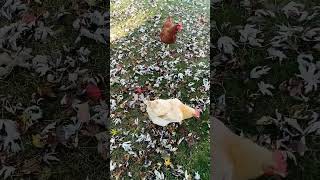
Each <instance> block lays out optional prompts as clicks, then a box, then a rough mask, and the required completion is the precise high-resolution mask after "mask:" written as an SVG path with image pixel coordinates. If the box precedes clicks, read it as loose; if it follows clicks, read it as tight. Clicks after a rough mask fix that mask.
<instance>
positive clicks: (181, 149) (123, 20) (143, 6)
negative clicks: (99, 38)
mask: <svg viewBox="0 0 320 180" xmlns="http://www.w3.org/2000/svg"><path fill="white" fill-rule="evenodd" d="M147 2H148V1H141V2H139V3H140V6H139V7H140V8H139V10H138V11H136V12H135V13H134V14H132V15H130V16H126V15H124V14H123V11H124V9H125V8H126V7H127V6H128V5H129V4H130V3H129V2H128V1H121V3H120V5H118V6H115V5H114V4H111V11H112V10H114V11H116V12H122V14H119V15H117V16H115V17H111V18H112V19H111V36H112V34H113V32H114V39H115V41H114V42H112V43H111V54H112V55H114V56H113V57H114V58H115V57H116V56H117V55H118V54H119V52H120V51H122V52H123V53H128V52H130V54H129V55H128V56H124V57H123V58H122V59H121V60H118V62H117V63H118V64H122V65H123V66H124V69H125V70H127V73H126V74H124V75H120V78H123V79H125V80H126V81H129V82H131V83H135V84H136V85H137V86H143V85H145V84H146V81H149V82H150V83H151V85H152V84H153V82H152V81H150V79H157V78H158V77H159V76H161V73H159V72H153V73H150V74H147V75H142V76H141V75H138V74H135V71H136V70H135V69H133V67H135V66H136V65H148V66H150V65H154V64H155V63H160V64H161V62H163V61H167V62H170V61H173V60H174V59H170V58H168V57H167V58H164V59H161V58H160V57H159V55H158V54H157V53H159V52H160V51H161V47H153V46H152V45H153V43H150V45H149V46H150V47H148V46H147V49H146V55H145V56H144V57H142V56H141V54H140V52H139V51H140V50H141V48H143V47H144V46H145V44H144V43H140V42H138V41H135V40H133V38H136V39H137V38H140V37H141V36H143V35H144V34H147V35H148V36H155V38H157V36H159V32H158V28H161V27H162V23H163V22H164V21H165V19H166V17H167V16H168V15H169V14H170V15H173V17H174V18H175V20H178V15H176V14H178V13H179V12H182V17H183V20H186V21H187V22H188V21H190V22H194V21H196V19H194V18H195V17H196V16H197V15H198V14H199V13H201V14H204V16H205V17H206V18H207V19H208V17H209V11H208V9H207V10H203V9H201V8H202V7H203V6H204V5H203V3H207V4H208V3H209V1H199V2H198V3H201V4H202V5H192V4H189V3H186V2H182V1H166V0H162V1H159V2H157V6H156V7H150V6H151V5H150V4H149V3H147ZM139 3H138V4H139ZM137 6H138V5H136V6H134V7H137ZM169 7H171V8H172V9H174V8H180V7H183V10H180V9H179V10H178V11H175V10H172V9H171V10H170V9H169ZM208 7H209V6H208ZM142 12H143V13H142ZM141 14H142V15H141ZM159 14H160V15H161V19H160V21H159V24H158V25H157V27H153V24H154V21H155V20H154V19H153V18H154V16H155V15H159ZM183 14H186V15H187V14H188V15H190V17H192V18H193V19H191V20H189V19H187V18H189V16H186V15H183ZM133 17H134V18H139V19H135V20H136V21H135V22H132V21H131V19H130V18H133ZM188 23H189V22H188ZM141 26H143V27H145V28H146V29H147V30H146V32H144V33H141V32H139V31H138V30H139V29H140V27H141ZM119 27H120V28H119ZM121 27H125V28H127V29H129V31H128V32H125V31H124V29H121ZM206 30H207V32H208V33H207V36H209V29H206ZM190 33H191V32H189V31H187V30H183V32H182V33H181V34H178V38H179V39H180V40H181V41H183V43H176V44H173V45H170V50H171V51H176V50H177V49H182V48H183V47H184V46H185V45H186V44H185V43H188V41H190V40H188V39H190V38H191V37H192V35H191V34H190ZM155 38H154V39H155ZM203 38H205V39H207V38H206V36H203ZM125 40H130V43H129V44H124V41H125ZM156 41H158V40H157V39H156ZM133 46H134V48H133ZM183 55H184V53H178V54H177V57H179V58H180V62H178V63H177V64H176V65H175V68H176V69H177V70H171V71H170V74H175V75H177V74H178V73H179V72H184V70H185V69H187V68H190V67H191V65H192V67H191V69H192V70H193V71H196V70H198V69H203V67H200V66H198V64H199V63H200V62H204V63H205V64H206V65H208V64H209V61H208V59H207V58H196V57H195V58H192V59H190V60H189V61H186V60H181V59H182V58H183ZM177 57H176V58H177ZM111 68H112V67H111ZM160 68H163V69H165V68H164V66H163V65H160ZM133 77H137V80H136V81H135V80H132V79H133ZM172 82H173V83H175V82H174V81H172ZM172 82H170V81H166V80H165V81H163V82H162V83H161V84H160V85H159V87H153V89H154V91H155V95H154V96H156V97H160V98H171V96H172V95H175V94H176V93H177V92H181V98H180V100H181V101H184V102H186V103H188V101H189V100H190V98H195V97H196V96H198V97H206V96H208V95H207V94H205V93H203V92H200V91H199V92H198V93H197V92H195V93H190V90H189V89H187V88H186V86H187V84H188V83H189V82H192V80H189V79H187V78H186V79H185V80H184V81H181V82H178V83H175V84H177V85H178V87H177V89H176V90H175V91H174V92H173V93H172V95H171V96H170V95H168V89H170V86H169V85H170V84H171V83H172ZM194 83H195V87H199V86H201V85H202V80H200V81H199V82H196V81H195V82H194ZM125 86H127V88H128V90H125V88H124V87H123V86H121V85H119V84H114V85H113V86H112V87H111V96H112V95H113V94H121V95H122V96H123V100H122V101H121V102H124V101H126V100H131V99H132V94H131V92H132V87H131V85H130V84H128V83H127V84H126V85H125ZM119 104H121V103H119ZM125 109H126V110H127V111H128V112H126V113H124V112H123V108H118V109H117V110H116V112H115V114H118V115H116V117H120V118H121V120H122V123H121V124H120V125H113V124H112V125H111V128H113V129H119V130H120V132H121V133H120V134H119V135H116V136H115V138H119V137H123V138H124V139H123V140H122V141H121V142H125V141H134V140H135V138H131V136H130V134H133V133H137V134H138V135H139V134H140V132H141V130H142V128H146V129H145V133H146V132H148V133H150V135H151V137H152V140H157V144H159V138H160V137H159V136H155V137H153V134H152V130H153V128H154V130H162V128H161V127H152V128H151V127H146V124H145V122H144V121H150V120H149V118H148V117H147V114H146V113H142V112H141V111H140V109H139V108H137V107H136V108H125ZM208 114H209V112H208V111H206V112H204V113H203V117H202V118H201V121H200V122H197V121H195V120H194V119H190V120H187V121H186V122H184V123H183V124H182V125H181V126H179V127H176V129H174V132H176V135H175V136H173V137H172V138H173V139H175V140H179V139H180V138H181V137H185V136H186V135H187V134H188V133H193V134H196V135H197V136H198V137H199V140H196V142H195V144H194V145H193V146H192V148H190V147H189V146H188V145H187V143H186V142H184V141H183V142H182V143H181V144H180V145H179V146H177V148H178V150H177V151H176V152H175V153H171V161H172V164H173V165H174V166H176V165H181V166H183V170H187V171H188V173H190V174H192V176H194V173H195V172H196V171H198V172H199V174H200V176H201V178H202V179H210V178H209V174H210V172H209V167H210V158H209V157H210V156H209V154H210V151H209V147H210V145H209V137H208V136H209V135H208V131H209V127H208ZM136 118H138V119H139V126H138V127H132V126H133V122H134V120H135V119H136ZM168 128H174V126H172V125H169V127H168ZM124 131H129V136H126V135H123V132H124ZM183 131H186V132H184V133H183ZM119 143H120V142H119ZM132 144H133V145H132V147H134V148H133V150H134V151H135V152H137V151H138V150H144V151H147V154H148V155H147V156H146V158H147V160H151V161H152V165H151V166H152V167H153V168H155V167H156V166H155V164H156V163H162V164H163V162H164V160H163V159H162V156H161V155H159V154H157V153H156V152H155V150H154V149H146V144H144V143H132ZM175 147H176V146H175ZM125 154H127V153H126V152H124V151H123V150H122V148H121V147H120V148H118V149H116V150H114V151H113V152H112V154H111V159H112V160H113V162H116V163H124V162H125V161H124V160H123V157H124V155H125ZM191 159H192V160H191ZM143 163H144V161H139V158H134V157H132V156H131V157H130V159H129V166H128V168H126V169H125V171H124V172H123V173H122V174H121V176H120V177H124V178H125V179H126V178H129V177H128V176H127V174H126V173H127V172H131V173H132V177H133V179H135V178H138V177H140V173H141V172H145V173H146V175H147V176H148V177H151V176H152V174H153V170H151V168H150V167H148V168H145V167H143ZM158 170H159V171H160V172H163V173H164V175H165V177H166V178H167V179H176V178H177V177H175V176H173V175H172V169H170V168H165V167H161V168H160V169H158ZM118 172H119V170H118V169H115V172H114V174H117V173H118Z"/></svg>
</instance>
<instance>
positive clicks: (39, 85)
mask: <svg viewBox="0 0 320 180" xmlns="http://www.w3.org/2000/svg"><path fill="white" fill-rule="evenodd" d="M88 3H89V4H90V7H91V8H90V9H89V8H87V7H86V6H84V5H83V4H82V3H81V2H74V3H72V4H73V5H74V6H73V7H70V6H68V5H66V6H63V7H60V8H59V11H52V9H51V8H48V6H47V4H45V2H42V1H24V0H5V1H3V2H0V5H1V9H0V24H1V26H0V79H1V83H3V84H7V83H8V84H15V83H16V82H15V81H16V79H15V76H21V75H22V76H23V81H26V83H28V85H27V86H26V87H24V86H23V87H20V86H19V87H18V88H19V89H18V90H17V92H14V91H10V89H11V90H12V88H10V86H11V85H9V88H8V90H5V89H3V88H1V92H0V99H1V101H0V103H1V112H2V114H1V119H0V128H1V135H0V148H1V152H5V153H6V154H5V156H6V158H4V160H3V161H2V162H1V169H0V177H1V178H4V179H10V177H11V176H15V178H16V177H25V176H38V175H39V174H42V171H45V170H46V169H48V168H53V167H54V166H55V165H58V164H63V163H64V162H65V159H63V158H60V156H62V155H63V151H62V150H63V148H67V149H73V148H74V149H77V148H80V147H82V146H93V149H95V150H96V152H98V153H100V155H101V157H100V158H101V159H102V162H105V161H106V154H107V153H106V152H107V151H108V150H107V149H108V148H107V147H108V143H107V139H108V138H107V137H106V130H107V129H106V128H107V117H108V106H107V104H106V101H105V98H104V95H103V94H104V91H105V90H104V88H105V87H106V85H105V84H104V82H105V80H104V78H105V77H103V76H102V75H101V74H98V72H97V70H96V69H93V68H92V67H89V65H90V64H91V65H93V64H94V63H95V62H96V61H97V62H98V61H100V60H97V56H94V55H92V52H96V51H97V50H99V48H100V49H102V48H104V46H105V44H106V39H107V36H108V28H109V27H107V24H108V21H107V18H108V16H109V12H108V11H107V10H106V9H104V8H100V7H104V5H103V2H101V1H88ZM46 8H48V9H46ZM71 8H73V10H74V11H77V13H76V14H74V15H72V14H73V13H72V10H71ZM68 15H70V16H74V19H75V22H73V21H71V22H69V21H70V20H66V19H67V18H68V17H67V16H68ZM62 21H66V22H67V24H68V25H66V27H67V26H69V27H70V28H71V29H74V30H75V31H74V32H73V34H72V35H70V32H69V34H68V35H67V36H70V37H68V38H66V39H69V38H70V39H73V40H72V41H71V42H70V43H68V42H63V44H62V45H61V44H59V42H58V39H59V38H60V39H63V38H64V37H65V36H66V34H65V33H68V32H67V31H66V29H65V28H62V29H61V25H59V24H61V22H62ZM73 35H75V36H73ZM61 37H62V38H61ZM84 41H86V43H84ZM56 43H58V44H56ZM53 44H55V45H58V46H56V47H51V45H53ZM55 45H54V46H55ZM43 46H46V47H48V48H47V49H45V50H44V49H43V48H42V47H43ZM103 53H104V52H103ZM105 54H106V52H105ZM103 61H105V60H103ZM102 64H103V63H102ZM99 66H100V67H99V69H100V70H103V69H104V67H103V65H99ZM87 68H88V69H87ZM100 73H101V71H100ZM30 79H32V80H31V81H32V82H30ZM17 83H18V84H19V83H20V82H17ZM22 84H23V83H22ZM7 87H8V86H7V85H6V86H4V88H7ZM29 91H32V92H31V93H32V94H29V93H30V92H29ZM18 92H20V94H19V93H18ZM21 92H23V93H21ZM24 93H25V94H24ZM16 96H18V97H16ZM20 96H21V97H22V98H21V97H20ZM92 137H96V139H95V144H92V143H91V142H90V143H91V144H90V145H88V144H87V143H88V141H87V140H88V139H90V138H92ZM60 144H61V146H60ZM30 145H31V146H30ZM26 151H31V152H32V153H34V154H35V155H36V156H35V158H31V159H28V157H25V156H24V152H26ZM19 154H20V155H21V156H20V155H19ZM103 158H105V159H103ZM82 173H91V172H89V171H88V172H82ZM50 175H52V174H49V176H50ZM87 175H90V174H87Z"/></svg>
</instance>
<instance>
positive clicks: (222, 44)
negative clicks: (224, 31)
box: [218, 36, 238, 55]
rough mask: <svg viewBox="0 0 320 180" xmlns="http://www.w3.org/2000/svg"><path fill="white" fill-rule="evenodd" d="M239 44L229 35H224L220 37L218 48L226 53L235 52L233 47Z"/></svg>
mask: <svg viewBox="0 0 320 180" xmlns="http://www.w3.org/2000/svg"><path fill="white" fill-rule="evenodd" d="M234 46H235V47H238V45H237V44H236V43H235V42H234V41H233V40H232V39H231V38H230V37H228V36H222V37H220V38H219V39H218V48H219V49H220V51H221V50H223V52H224V53H226V54H231V55H232V54H233V49H234V48H233V47H234Z"/></svg>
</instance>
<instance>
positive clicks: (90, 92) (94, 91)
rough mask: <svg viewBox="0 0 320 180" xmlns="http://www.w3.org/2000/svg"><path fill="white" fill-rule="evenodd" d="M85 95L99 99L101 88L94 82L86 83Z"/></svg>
mask: <svg viewBox="0 0 320 180" xmlns="http://www.w3.org/2000/svg"><path fill="white" fill-rule="evenodd" d="M86 93H87V96H88V97H89V98H91V99H94V100H99V99H101V90H100V89H99V88H98V86H96V85H94V84H88V85H87V87H86Z"/></svg>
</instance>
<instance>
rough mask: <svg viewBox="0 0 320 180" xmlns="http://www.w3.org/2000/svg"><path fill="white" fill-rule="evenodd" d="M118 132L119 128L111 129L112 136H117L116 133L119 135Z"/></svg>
mask: <svg viewBox="0 0 320 180" xmlns="http://www.w3.org/2000/svg"><path fill="white" fill-rule="evenodd" d="M118 133H119V131H118V130H116V129H111V135H112V136H115V135H117V134H118Z"/></svg>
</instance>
